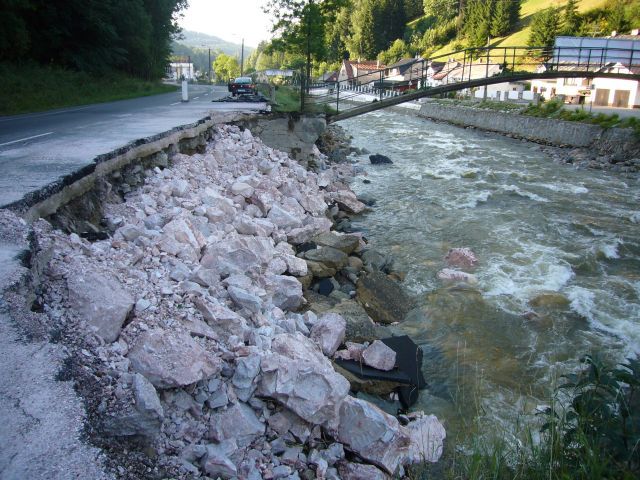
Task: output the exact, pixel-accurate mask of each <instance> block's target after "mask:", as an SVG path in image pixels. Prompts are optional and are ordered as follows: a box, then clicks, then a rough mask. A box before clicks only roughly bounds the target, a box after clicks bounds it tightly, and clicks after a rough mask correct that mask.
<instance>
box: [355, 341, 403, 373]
mask: <svg viewBox="0 0 640 480" xmlns="http://www.w3.org/2000/svg"><path fill="white" fill-rule="evenodd" d="M362 360H363V361H364V363H365V365H369V366H370V367H373V368H377V369H378V370H384V371H389V370H393V367H395V365H396V352H394V351H393V350H392V349H391V348H389V347H388V346H387V345H385V344H384V343H383V342H381V341H380V340H375V341H374V342H373V343H372V344H371V345H369V346H368V347H367V348H366V349H365V350H364V352H362Z"/></svg>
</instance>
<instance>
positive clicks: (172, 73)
mask: <svg viewBox="0 0 640 480" xmlns="http://www.w3.org/2000/svg"><path fill="white" fill-rule="evenodd" d="M167 78H171V79H172V80H182V79H184V80H193V79H195V78H196V71H195V69H194V68H193V63H191V62H171V63H169V67H168V68H167Z"/></svg>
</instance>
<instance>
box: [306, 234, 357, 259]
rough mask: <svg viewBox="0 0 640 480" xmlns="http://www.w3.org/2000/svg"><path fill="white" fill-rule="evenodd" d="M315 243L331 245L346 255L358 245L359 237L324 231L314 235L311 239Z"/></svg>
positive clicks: (322, 245)
mask: <svg viewBox="0 0 640 480" xmlns="http://www.w3.org/2000/svg"><path fill="white" fill-rule="evenodd" d="M311 241H312V242H313V243H315V244H316V245H320V246H321V247H331V248H335V249H336V250H340V251H342V252H344V253H346V254H347V255H349V254H350V253H351V252H353V251H354V250H355V249H356V248H358V245H360V237H359V236H357V235H340V234H338V233H336V232H326V233H321V234H320V235H316V236H315V237H313V238H312V239H311Z"/></svg>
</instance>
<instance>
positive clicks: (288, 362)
mask: <svg viewBox="0 0 640 480" xmlns="http://www.w3.org/2000/svg"><path fill="white" fill-rule="evenodd" d="M271 348H272V351H271V353H267V354H266V355H265V356H263V357H262V361H261V368H262V379H261V381H260V383H259V387H258V393H259V394H260V395H262V396H266V397H270V398H274V399H276V400H278V401H279V402H280V403H282V404H283V405H285V406H286V407H287V408H289V409H291V410H293V411H294V412H295V413H296V414H297V415H299V416H300V417H301V418H302V419H304V420H306V421H308V422H311V423H313V424H318V425H325V426H332V425H335V423H336V421H337V418H338V415H337V412H338V409H339V407H340V404H341V402H342V400H343V399H344V398H345V397H346V395H347V393H348V392H349V382H347V380H345V378H344V377H342V376H340V375H338V374H337V373H336V372H335V371H334V370H333V367H332V366H331V363H330V362H329V360H328V359H327V358H326V357H325V356H324V355H323V354H322V352H320V351H319V350H318V348H317V347H316V346H315V344H313V342H312V341H311V340H310V339H308V338H307V337H305V336H304V335H302V334H300V333H296V334H280V335H277V336H275V337H274V339H273V341H272V344H271Z"/></svg>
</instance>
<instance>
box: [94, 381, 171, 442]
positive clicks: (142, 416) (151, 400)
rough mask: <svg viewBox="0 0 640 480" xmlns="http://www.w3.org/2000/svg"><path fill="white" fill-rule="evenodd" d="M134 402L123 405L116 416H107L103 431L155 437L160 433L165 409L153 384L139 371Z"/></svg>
mask: <svg viewBox="0 0 640 480" xmlns="http://www.w3.org/2000/svg"><path fill="white" fill-rule="evenodd" d="M132 391H133V399H132V400H133V404H128V405H126V406H122V407H121V410H120V411H119V412H118V413H117V414H116V415H114V416H106V418H105V419H104V422H103V431H104V432H105V433H106V434H107V435H113V436H117V437H129V436H143V437H147V438H153V437H154V436H155V435H156V434H158V433H160V427H161V425H162V420H163V418H164V411H163V409H162V405H161V404H160V398H158V393H157V392H156V389H155V388H154V387H153V385H152V384H151V383H150V382H149V381H148V380H147V379H146V378H144V377H143V376H142V375H140V374H139V373H135V374H134V375H133V381H132Z"/></svg>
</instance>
